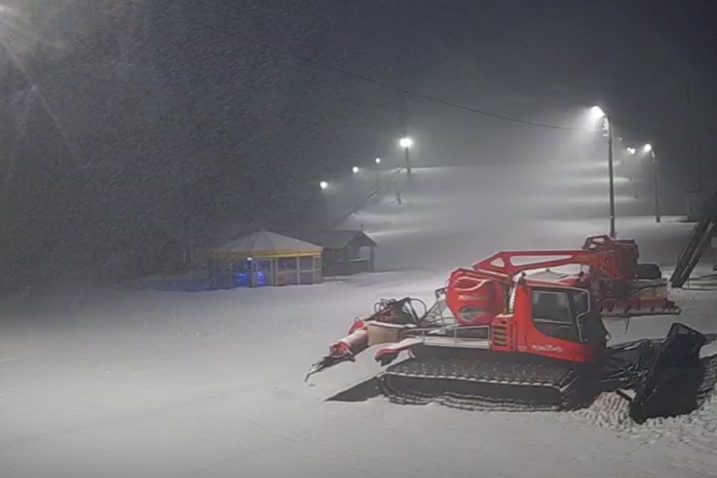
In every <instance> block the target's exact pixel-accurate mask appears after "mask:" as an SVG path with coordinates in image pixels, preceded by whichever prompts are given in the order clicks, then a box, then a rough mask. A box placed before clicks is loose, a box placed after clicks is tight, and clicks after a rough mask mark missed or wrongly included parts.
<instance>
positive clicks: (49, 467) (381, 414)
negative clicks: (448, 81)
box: [0, 167, 717, 478]
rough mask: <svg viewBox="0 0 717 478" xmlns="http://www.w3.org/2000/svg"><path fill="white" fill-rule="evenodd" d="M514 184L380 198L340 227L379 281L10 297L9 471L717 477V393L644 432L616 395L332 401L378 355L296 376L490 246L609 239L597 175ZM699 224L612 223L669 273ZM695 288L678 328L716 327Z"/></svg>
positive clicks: (635, 327)
mask: <svg viewBox="0 0 717 478" xmlns="http://www.w3.org/2000/svg"><path fill="white" fill-rule="evenodd" d="M591 171H592V170H591ZM518 173H519V174H516V175H514V176H512V177H511V181H510V184H509V185H506V182H505V180H502V179H501V172H500V171H499V170H497V169H496V170H490V169H488V170H485V169H481V170H477V169H476V170H473V169H466V168H454V169H445V168H434V169H419V170H417V171H416V176H415V184H414V188H413V190H412V191H413V192H412V193H409V192H408V191H407V190H405V191H404V195H403V199H404V202H403V204H400V205H399V204H396V203H394V202H392V201H391V200H390V199H391V198H390V197H387V198H386V200H384V201H383V202H381V203H379V204H375V205H373V206H372V207H370V208H369V209H368V210H367V211H365V212H361V213H359V214H357V215H355V216H353V217H351V218H349V220H348V225H349V226H356V227H359V226H363V227H364V228H365V229H366V230H367V231H368V232H369V233H370V234H371V235H372V236H373V237H374V238H375V239H376V240H377V242H379V248H378V249H377V264H378V265H379V267H380V268H381V269H383V271H382V272H378V273H375V274H363V275H359V276H355V277H351V278H345V279H336V280H328V281H327V282H326V283H325V284H322V285H316V286H302V287H287V288H276V289H260V290H240V289H237V290H231V291H216V292H202V293H170V292H159V291H149V290H136V289H127V288H118V289H114V290H106V289H105V290H83V291H82V292H81V293H80V292H79V291H76V290H75V291H71V292H70V291H66V292H65V293H63V294H59V293H58V294H54V295H46V296H45V297H42V298H39V297H32V298H17V299H14V300H6V301H4V302H3V303H2V304H0V306H1V307H2V309H1V313H2V317H3V321H2V330H1V331H0V425H1V426H0V476H2V477H3V478H6V477H22V478H25V477H33V478H35V477H37V478H41V477H73V478H79V477H100V476H101V477H114V476H116V477H130V476H132V477H144V476H147V477H149V476H152V477H165V476H166V477H169V476H172V477H229V476H232V477H235V476H247V477H254V476H256V477H264V476H266V477H281V476H291V477H302V476H306V477H312V478H316V477H323V476H341V477H354V476H356V477H364V476H377V477H379V476H380V477H385V476H396V477H404V476H406V477H436V476H446V477H448V476H450V477H462V476H466V477H468V476H470V477H475V476H494V477H502V476H504V477H517V476H520V477H528V478H530V477H554V476H573V477H593V476H632V477H643V476H644V477H647V476H650V477H661V476H678V475H679V476H681V477H682V478H688V477H706V476H714V475H715V470H717V456H715V454H714V453H713V450H714V447H715V446H717V432H716V430H715V429H716V424H717V421H716V419H717V401H716V400H715V398H714V397H712V398H711V399H710V400H708V402H707V403H706V405H705V406H704V407H703V408H702V409H700V410H698V411H697V412H695V413H693V414H692V415H690V416H687V417H679V418H675V419H670V420H661V421H652V422H648V423H647V424H645V425H642V426H636V425H632V424H630V423H629V422H627V421H626V420H625V406H624V403H622V402H618V401H616V399H615V397H613V396H611V395H604V396H602V397H601V398H600V399H599V400H598V401H597V402H596V403H595V404H594V405H593V406H591V407H590V408H588V409H586V410H581V411H578V412H573V413H502V412H464V411H458V410H452V409H448V408H445V407H440V406H434V405H430V406H425V407H410V406H403V407H402V406H395V405H392V404H390V403H388V402H387V401H386V400H384V399H382V398H377V399H374V400H370V401H367V402H364V403H353V404H352V403H336V402H325V401H323V399H324V398H326V397H328V396H330V395H331V394H333V393H335V392H337V391H339V390H342V389H344V388H347V387H349V386H351V385H353V384H355V383H357V382H360V381H362V380H364V379H366V378H368V377H370V376H371V375H373V374H375V373H376V372H377V371H378V370H379V367H378V365H376V364H375V363H374V362H373V361H372V357H371V354H370V352H369V353H367V354H365V355H364V356H361V357H359V360H358V361H357V363H355V364H343V365H341V366H338V367H336V368H334V369H332V370H329V371H327V372H326V373H324V374H321V375H318V376H316V377H314V379H313V380H312V381H311V383H310V384H305V383H303V378H304V374H305V373H306V371H307V369H308V367H309V366H310V364H311V363H312V362H313V361H315V360H316V359H318V358H319V357H320V356H321V355H322V354H323V353H324V352H325V351H326V349H327V346H328V344H329V343H331V341H333V340H334V339H336V338H338V337H340V336H341V335H343V334H344V332H345V331H346V329H347V328H348V326H349V325H350V322H351V320H352V318H353V317H354V316H357V315H361V314H365V313H366V312H367V311H369V310H371V307H372V304H373V302H374V301H376V300H377V299H379V298H382V297H402V296H405V295H414V296H418V297H421V298H424V299H430V298H431V297H432V292H433V289H435V288H437V287H440V286H441V285H442V284H443V283H444V280H445V278H446V277H447V273H448V272H449V271H450V270H451V269H452V268H453V267H455V266H458V265H470V264H472V263H473V262H475V261H476V260H478V259H480V258H482V257H484V256H487V255H488V254H490V253H492V252H494V251H496V250H498V249H507V248H558V247H576V246H579V245H580V244H581V242H582V240H583V239H584V237H585V236H586V235H589V234H597V233H603V232H604V231H605V228H606V221H605V220H604V219H603V218H602V216H603V215H604V211H605V209H606V204H605V201H604V200H603V199H602V195H601V193H602V192H604V187H605V184H604V182H601V180H600V178H601V177H602V176H601V173H602V171H601V169H600V168H597V169H596V170H595V171H594V174H593V173H589V174H587V176H588V178H585V176H586V173H585V171H582V170H576V171H575V172H574V178H573V179H574V180H585V184H586V187H587V189H583V190H581V191H586V190H587V191H589V193H587V194H580V193H578V192H577V191H575V189H574V184H573V182H571V181H570V180H569V179H570V178H569V177H568V179H565V184H562V183H559V182H557V181H556V183H558V184H552V183H551V187H550V191H546V189H547V188H542V187H540V181H538V180H537V179H539V178H540V176H537V174H538V173H537V172H536V171H531V169H530V168H529V167H525V168H523V169H521V170H520V171H519V172H518ZM563 179H564V178H563ZM591 184H592V185H593V186H594V188H593V186H591ZM625 187H626V185H623V186H622V187H621V186H620V183H619V184H618V192H619V193H620V194H622V193H625ZM404 188H406V185H404ZM590 198H592V199H590ZM619 198H620V202H619V203H618V206H619V208H618V213H620V212H621V211H622V212H625V211H629V210H630V208H636V205H635V204H632V201H633V200H632V199H631V197H630V194H629V193H626V194H624V195H619ZM634 210H636V209H634ZM690 227H691V226H690V225H688V224H682V223H679V222H676V221H675V220H674V218H667V221H666V222H665V223H664V224H661V225H656V224H654V223H653V222H652V220H651V219H650V218H647V217H627V218H621V220H620V221H619V222H618V228H619V232H620V234H621V235H622V236H634V237H636V238H637V239H638V240H639V241H640V245H641V248H642V253H643V259H644V260H645V261H654V262H658V263H661V264H662V265H663V266H664V267H665V268H667V269H669V267H670V266H671V265H673V264H674V258H675V257H676V255H677V250H678V248H679V245H680V243H681V242H682V241H683V240H684V239H685V237H686V235H687V233H688V232H689V229H690ZM693 287H694V289H693V290H689V291H679V292H678V293H677V294H676V298H677V300H678V301H679V302H680V303H681V305H682V306H683V308H684V313H683V316H682V317H681V318H680V320H682V321H684V322H686V323H688V324H690V325H693V326H695V327H698V328H699V329H701V330H704V331H707V332H717V322H715V320H714V315H715V313H714V311H715V310H716V308H715V306H716V305H717V293H716V292H715V291H714V288H715V284H714V283H710V282H709V281H707V280H705V281H702V282H701V283H695V284H693ZM669 324H670V320H669V319H667V318H659V317H648V318H639V319H633V320H632V321H631V322H630V324H629V328H628V329H627V331H626V330H625V326H624V325H625V324H624V323H623V322H621V321H618V322H612V323H610V324H609V328H610V331H611V333H612V334H613V337H614V340H615V341H622V340H629V339H632V338H639V337H644V336H649V337H659V336H663V335H664V334H665V332H666V331H667V329H668V328H669Z"/></svg>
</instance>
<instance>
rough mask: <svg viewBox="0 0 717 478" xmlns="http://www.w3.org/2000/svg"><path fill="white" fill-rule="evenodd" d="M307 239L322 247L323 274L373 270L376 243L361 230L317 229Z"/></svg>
mask: <svg viewBox="0 0 717 478" xmlns="http://www.w3.org/2000/svg"><path fill="white" fill-rule="evenodd" d="M307 239H308V240H310V241H311V242H312V243H314V244H318V245H320V246H321V247H323V254H322V266H323V272H324V275H350V274H356V273H357V272H368V271H373V270H374V248H375V247H376V243H375V242H374V241H373V239H371V238H370V237H368V236H367V235H366V233H365V232H363V231H362V230H359V229H334V230H326V231H318V232H316V233H314V234H312V235H310V236H308V237H307Z"/></svg>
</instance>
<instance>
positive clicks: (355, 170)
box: [351, 166, 359, 174]
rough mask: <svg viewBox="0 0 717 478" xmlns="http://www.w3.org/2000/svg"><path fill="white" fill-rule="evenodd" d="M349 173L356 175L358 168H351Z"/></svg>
mask: <svg viewBox="0 0 717 478" xmlns="http://www.w3.org/2000/svg"><path fill="white" fill-rule="evenodd" d="M351 171H352V172H353V173H354V174H357V173H358V172H359V168H358V166H354V167H353V168H351Z"/></svg>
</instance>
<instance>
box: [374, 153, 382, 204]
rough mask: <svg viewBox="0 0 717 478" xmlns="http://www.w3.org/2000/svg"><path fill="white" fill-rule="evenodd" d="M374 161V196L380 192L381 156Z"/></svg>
mask: <svg viewBox="0 0 717 478" xmlns="http://www.w3.org/2000/svg"><path fill="white" fill-rule="evenodd" d="M374 162H375V163H376V196H378V195H379V194H380V193H381V158H376V159H375V160H374Z"/></svg>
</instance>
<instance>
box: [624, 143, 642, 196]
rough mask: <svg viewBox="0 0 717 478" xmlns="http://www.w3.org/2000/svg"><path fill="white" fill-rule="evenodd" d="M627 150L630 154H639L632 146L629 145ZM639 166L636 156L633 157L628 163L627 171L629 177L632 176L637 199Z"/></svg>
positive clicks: (631, 179)
mask: <svg viewBox="0 0 717 478" xmlns="http://www.w3.org/2000/svg"><path fill="white" fill-rule="evenodd" d="M625 150H626V151H627V154H629V155H630V156H635V155H636V154H637V150H636V149H635V148H633V147H631V146H628V147H627V148H626V149H625ZM637 168H638V166H637V163H636V162H635V158H632V160H630V164H629V165H628V168H627V171H628V177H629V178H630V182H631V183H632V186H633V189H634V191H635V199H638V198H639V191H638V187H637Z"/></svg>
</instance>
